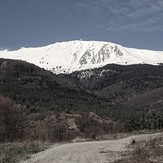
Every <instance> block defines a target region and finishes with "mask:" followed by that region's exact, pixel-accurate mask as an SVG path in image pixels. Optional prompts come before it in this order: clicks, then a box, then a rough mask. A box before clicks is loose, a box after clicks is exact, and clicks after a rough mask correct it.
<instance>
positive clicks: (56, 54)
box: [0, 40, 163, 74]
mask: <svg viewBox="0 0 163 163" xmlns="http://www.w3.org/2000/svg"><path fill="white" fill-rule="evenodd" d="M0 57H1V58H9V59H18V60H25V61H27V62H30V63H33V64H35V65H38V66H40V67H42V68H45V69H47V70H50V71H52V72H54V73H56V74H59V73H71V72H73V71H77V70H84V69H90V68H97V67H101V66H104V65H106V64H112V63H114V64H120V65H129V64H143V63H146V64H153V65H156V64H159V63H162V62H163V52H158V51H150V50H140V49H134V48H126V47H123V46H121V45H118V44H114V43H111V42H102V41H82V40H74V41H67V42H57V43H54V44H51V45H48V46H44V47H38V48H24V47H23V48H21V49H19V50H17V51H0Z"/></svg>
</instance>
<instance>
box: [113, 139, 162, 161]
mask: <svg viewBox="0 0 163 163" xmlns="http://www.w3.org/2000/svg"><path fill="white" fill-rule="evenodd" d="M132 148H134V149H133V150H131V149H130V150H129V151H128V152H127V153H125V155H124V156H123V157H121V159H120V160H117V161H115V162H114V163H163V137H158V138H154V139H150V140H149V141H140V142H137V143H136V144H135V145H134V146H133V147H132Z"/></svg>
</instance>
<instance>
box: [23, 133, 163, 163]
mask: <svg viewBox="0 0 163 163" xmlns="http://www.w3.org/2000/svg"><path fill="white" fill-rule="evenodd" d="M162 134H163V133H156V134H145V135H137V136H129V137H127V138H123V139H118V140H106V141H93V142H79V143H69V144H58V145H53V146H52V147H50V148H49V149H47V150H46V151H43V152H40V153H37V154H35V155H32V156H31V158H30V159H29V160H27V161H22V162H21V163H109V162H110V163H111V162H113V161H115V160H117V159H118V158H119V157H120V155H119V154H118V153H120V152H124V151H126V150H127V147H128V146H129V145H130V144H131V142H132V140H133V139H135V140H136V142H137V141H140V140H149V139H153V138H155V137H157V136H160V135H162Z"/></svg>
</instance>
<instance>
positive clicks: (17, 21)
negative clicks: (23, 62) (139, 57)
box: [0, 0, 163, 50]
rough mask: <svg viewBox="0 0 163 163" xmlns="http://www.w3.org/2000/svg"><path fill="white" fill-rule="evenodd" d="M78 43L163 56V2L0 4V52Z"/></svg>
mask: <svg viewBox="0 0 163 163" xmlns="http://www.w3.org/2000/svg"><path fill="white" fill-rule="evenodd" d="M80 38H82V39H83V40H101V41H110V42H115V43H119V44H122V45H124V46H128V47H137V48H147V49H156V50H163V0H0V49H4V48H8V49H18V48H20V47H22V46H23V47H30V46H32V47H35V46H42V45H47V44H50V43H54V42H57V41H66V40H76V39H80Z"/></svg>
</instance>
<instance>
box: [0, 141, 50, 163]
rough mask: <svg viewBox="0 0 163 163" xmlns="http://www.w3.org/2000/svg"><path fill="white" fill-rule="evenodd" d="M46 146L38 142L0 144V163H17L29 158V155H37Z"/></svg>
mask: <svg viewBox="0 0 163 163" xmlns="http://www.w3.org/2000/svg"><path fill="white" fill-rule="evenodd" d="M46 147H47V146H46V145H45V144H42V143H40V142H36V141H33V142H27V141H26V142H22V143H3V144H0V163H18V162H19V161H20V160H22V159H23V160H25V159H27V158H29V155H30V154H33V153H37V152H40V151H42V150H43V149H45V148H46Z"/></svg>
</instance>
